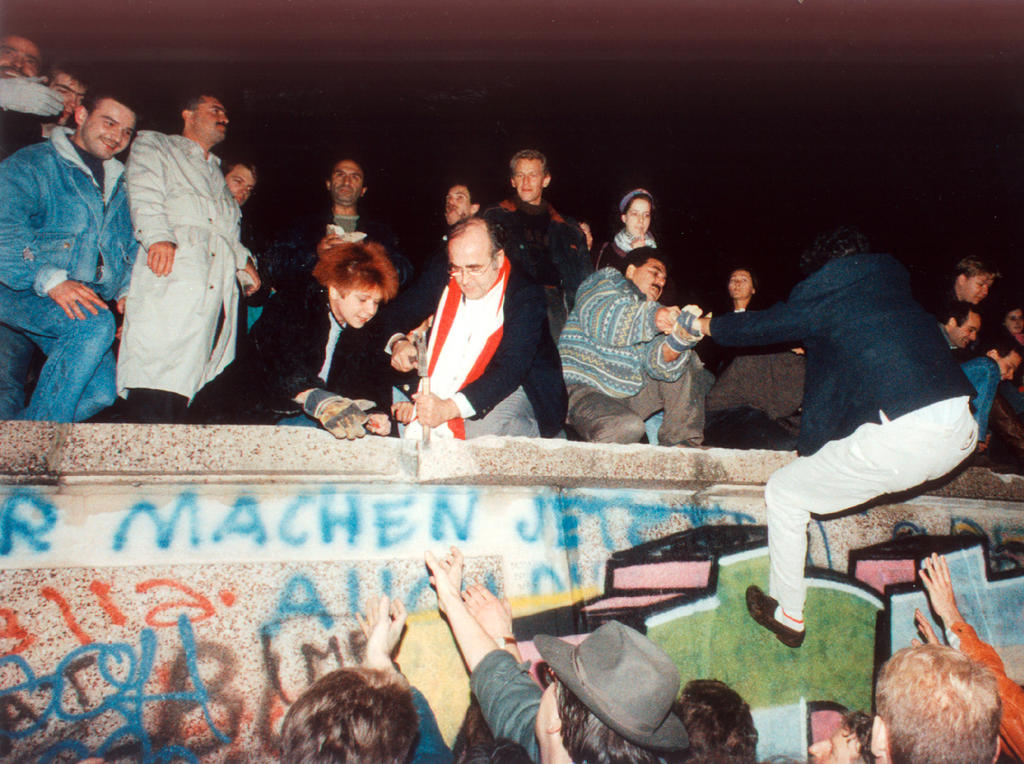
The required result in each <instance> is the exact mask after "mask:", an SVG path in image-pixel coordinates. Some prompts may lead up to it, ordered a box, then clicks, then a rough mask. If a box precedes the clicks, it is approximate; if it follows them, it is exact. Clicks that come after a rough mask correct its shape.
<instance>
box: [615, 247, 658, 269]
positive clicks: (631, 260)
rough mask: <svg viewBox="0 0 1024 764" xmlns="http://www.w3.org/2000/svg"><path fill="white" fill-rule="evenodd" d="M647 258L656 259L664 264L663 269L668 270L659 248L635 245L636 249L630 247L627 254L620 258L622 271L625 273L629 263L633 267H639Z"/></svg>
mask: <svg viewBox="0 0 1024 764" xmlns="http://www.w3.org/2000/svg"><path fill="white" fill-rule="evenodd" d="M648 260H657V261H658V262H659V263H661V264H662V265H664V266H665V271H666V272H667V271H668V265H669V264H668V260H667V259H666V258H665V256H664V255H663V254H661V251H660V250H658V249H655V248H654V247H637V248H636V249H631V250H630V251H629V254H627V255H626V256H625V257H624V258H623V259H622V272H623V273H625V272H626V268H628V267H629V266H631V265H632V266H633V267H634V268H639V267H641V266H642V265H644V263H646V262H647V261H648Z"/></svg>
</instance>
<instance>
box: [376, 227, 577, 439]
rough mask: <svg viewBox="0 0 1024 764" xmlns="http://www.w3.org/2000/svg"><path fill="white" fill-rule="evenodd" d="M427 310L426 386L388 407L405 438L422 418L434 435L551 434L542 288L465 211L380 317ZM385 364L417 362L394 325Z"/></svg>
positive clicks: (402, 322)
mask: <svg viewBox="0 0 1024 764" xmlns="http://www.w3.org/2000/svg"><path fill="white" fill-rule="evenodd" d="M431 314H433V317H432V320H431V324H430V329H429V343H428V345H427V359H428V363H429V366H428V369H427V377H426V378H425V379H429V392H427V391H426V390H425V389H424V385H423V382H422V381H421V388H420V392H417V393H416V394H414V395H413V402H412V403H408V402H407V403H404V404H403V403H399V404H396V405H395V407H394V411H395V417H396V418H397V419H398V420H399V421H400V422H403V423H404V424H406V429H405V437H407V438H418V437H420V435H421V433H422V427H423V426H427V427H430V428H432V431H433V432H434V433H435V434H436V435H438V436H440V437H452V438H459V439H463V438H476V437H480V436H481V435H522V436H534V437H536V436H538V435H539V436H542V437H552V436H553V435H556V434H557V433H558V431H559V430H560V429H561V426H562V423H563V422H564V421H565V412H566V392H565V383H564V382H563V380H562V365H561V362H560V361H559V358H558V351H557V349H556V348H555V343H554V341H553V340H552V339H551V333H550V331H549V329H548V321H547V310H546V303H545V297H544V291H543V289H542V288H541V287H540V286H538V285H537V284H536V283H534V282H533V281H531V280H530V279H529V277H528V276H527V275H526V274H525V273H523V272H522V270H521V269H519V268H516V267H515V266H513V265H512V263H511V261H510V260H508V259H507V258H506V257H505V252H504V249H503V247H502V244H501V242H499V241H498V240H497V236H496V231H495V229H494V228H492V226H491V225H490V223H488V222H487V221H486V220H484V219H482V218H470V219H468V220H465V221H463V222H461V223H459V224H458V225H456V226H454V227H453V228H452V230H451V231H450V232H449V234H448V262H447V263H443V262H439V263H437V264H436V265H435V266H434V267H432V268H430V269H429V270H428V271H427V272H425V273H424V274H423V276H422V277H421V278H420V280H419V281H418V282H417V283H416V284H415V285H414V286H413V287H412V288H411V289H409V290H408V291H407V292H405V293H404V294H403V295H401V296H400V297H399V298H398V299H397V300H395V301H394V302H393V303H391V304H390V305H389V306H388V308H387V313H386V315H385V317H384V320H385V322H386V325H387V326H389V327H391V328H392V329H393V330H394V329H398V330H401V329H406V330H408V329H409V328H410V327H418V326H420V325H421V324H422V323H423V322H424V320H425V319H427V318H428V317H430V316H431ZM388 350H389V352H390V353H391V365H392V366H393V367H394V368H395V369H397V370H398V371H402V372H408V371H411V370H412V369H414V368H417V367H418V362H417V352H416V347H415V344H414V341H413V339H412V338H411V337H410V336H409V335H407V334H405V335H403V334H393V335H392V336H391V339H390V340H389V343H388Z"/></svg>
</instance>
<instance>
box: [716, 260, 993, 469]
mask: <svg viewBox="0 0 1024 764" xmlns="http://www.w3.org/2000/svg"><path fill="white" fill-rule="evenodd" d="M711 335H712V336H713V337H714V339H715V340H716V341H717V342H719V343H720V344H722V345H766V344H769V343H773V342H786V343H793V344H796V343H798V342H802V343H803V346H804V348H805V349H806V351H807V376H806V381H805V387H804V414H803V420H802V423H801V429H800V439H799V442H798V448H799V451H800V453H801V454H802V455H804V456H807V455H809V454H813V453H814V452H815V451H817V450H818V449H819V448H821V447H822V446H823V445H825V443H826V442H828V441H830V440H838V439H840V438H845V437H846V436H847V435H850V434H851V433H852V432H853V431H854V430H855V429H857V428H858V427H859V426H860V425H862V424H864V423H866V422H878V421H879V417H878V412H879V411H884V412H885V415H886V416H887V417H889V419H896V418H897V417H900V416H903V415H904V414H909V413H910V412H911V411H916V410H917V409H920V408H924V407H925V406H928V405H930V404H932V403H937V402H939V401H943V400H947V399H949V398H956V397H959V396H968V397H970V396H972V395H974V388H972V387H971V384H970V383H969V382H968V381H967V378H966V377H965V376H964V375H963V372H961V371H960V367H959V366H958V365H957V364H956V362H955V361H954V360H953V357H952V355H951V354H950V352H949V349H948V348H947V347H946V344H945V343H944V342H943V340H942V337H941V335H940V333H939V332H938V331H936V328H935V318H934V317H933V316H931V315H929V314H928V313H926V312H925V310H924V308H922V307H921V306H920V305H919V304H918V303H917V302H915V300H914V298H913V297H912V296H911V292H910V279H909V276H908V274H907V271H906V269H905V268H904V267H903V266H902V265H900V264H899V263H898V262H897V261H896V260H895V259H894V258H892V257H891V256H889V255H850V256H847V257H841V258H839V259H837V260H832V261H831V262H829V263H828V264H827V265H825V266H824V267H823V268H821V269H820V270H818V271H817V272H815V273H813V274H812V275H810V276H808V277H807V278H806V279H804V280H803V281H801V282H800V283H799V284H797V285H796V286H795V287H794V288H793V291H792V292H791V293H790V295H789V299H788V300H786V301H785V302H780V303H776V304H775V305H773V306H772V307H771V308H769V309H767V310H760V311H748V312H745V313H730V314H728V315H724V316H715V317H714V318H712V319H711Z"/></svg>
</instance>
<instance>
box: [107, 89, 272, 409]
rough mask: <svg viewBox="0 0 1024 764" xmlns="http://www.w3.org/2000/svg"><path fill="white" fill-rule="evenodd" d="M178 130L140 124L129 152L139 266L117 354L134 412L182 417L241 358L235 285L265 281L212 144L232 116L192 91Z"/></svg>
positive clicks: (123, 390) (120, 383)
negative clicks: (162, 130)
mask: <svg viewBox="0 0 1024 764" xmlns="http://www.w3.org/2000/svg"><path fill="white" fill-rule="evenodd" d="M181 116H182V119H183V120H184V127H183V129H182V134H181V135H164V134H163V133H157V132H152V131H142V132H140V133H139V134H138V137H137V138H136V139H135V143H134V145H133V146H132V151H131V156H130V157H129V159H128V164H127V169H126V179H127V183H128V199H129V204H130V206H131V215H132V225H133V227H134V229H135V235H136V238H138V240H139V245H140V250H139V254H138V257H137V258H136V261H135V266H134V268H133V270H132V280H131V286H130V288H129V290H128V300H127V305H126V307H125V320H124V333H123V336H122V340H121V352H120V356H119V357H118V363H117V389H118V394H120V395H122V396H124V397H127V399H128V411H129V417H130V418H131V419H132V420H134V421H140V422H156V423H172V422H180V421H182V420H183V417H184V414H185V410H186V409H187V407H188V404H189V403H190V402H191V400H192V398H193V396H194V395H195V394H196V392H198V391H199V390H200V388H202V387H203V385H205V384H206V383H207V382H209V381H210V380H211V379H213V378H214V377H215V376H217V374H219V373H220V372H221V370H223V369H224V367H225V366H227V365H228V364H229V363H230V362H231V361H232V360H233V358H234V354H235V330H236V327H237V321H236V315H237V310H238V286H237V283H238V282H241V283H242V284H243V286H244V288H245V289H246V292H247V293H248V292H250V291H254V290H255V289H257V288H258V287H259V277H258V276H257V275H256V267H255V264H254V262H253V260H252V257H251V255H250V254H249V251H248V250H247V249H246V248H245V247H243V246H242V244H241V243H240V242H239V238H238V232H239V222H240V220H241V212H240V211H239V208H238V204H237V203H236V202H235V200H234V198H233V197H232V196H231V193H230V192H229V191H228V188H227V185H226V184H225V182H224V176H223V175H222V174H221V172H220V169H219V165H220V160H219V159H218V158H217V157H216V156H215V155H213V154H211V153H210V150H211V149H212V148H213V147H214V146H216V145H217V144H218V143H220V142H221V141H222V140H224V136H225V135H226V134H227V126H228V116H227V111H226V110H225V109H224V105H223V104H222V103H221V102H220V101H219V100H218V99H217V98H215V97H214V96H211V95H200V96H197V97H195V98H192V99H190V100H189V101H188V102H187V103H186V104H185V108H184V110H183V111H182V113H181Z"/></svg>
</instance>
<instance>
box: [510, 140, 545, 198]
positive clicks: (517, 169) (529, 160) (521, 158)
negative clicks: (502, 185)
mask: <svg viewBox="0 0 1024 764" xmlns="http://www.w3.org/2000/svg"><path fill="white" fill-rule="evenodd" d="M508 167H509V172H510V175H511V179H512V188H514V189H515V190H516V195H517V196H518V197H519V199H520V200H521V201H523V202H526V203H527V204H540V203H541V197H542V196H543V195H544V189H545V188H547V187H548V184H549V183H551V173H550V172H548V158H547V157H546V156H544V155H543V154H542V153H540V152H539V151H536V150H534V149H523V150H522V151H517V152H516V153H515V154H513V155H512V158H511V159H510V160H509V162H508Z"/></svg>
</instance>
